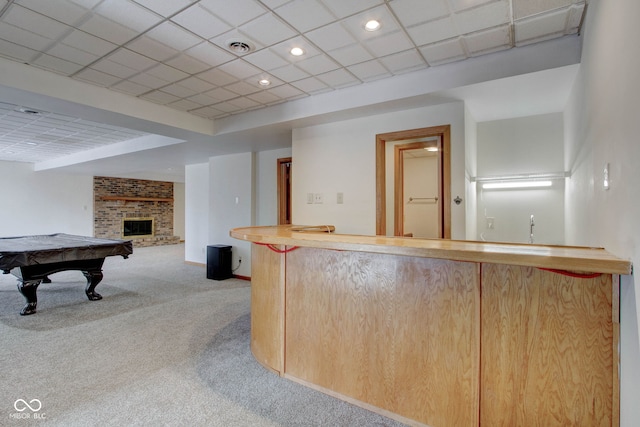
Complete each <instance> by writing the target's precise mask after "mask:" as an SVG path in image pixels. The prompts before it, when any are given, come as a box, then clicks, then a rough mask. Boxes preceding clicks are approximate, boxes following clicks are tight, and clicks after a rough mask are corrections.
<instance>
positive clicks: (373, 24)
mask: <svg viewBox="0 0 640 427" xmlns="http://www.w3.org/2000/svg"><path fill="white" fill-rule="evenodd" d="M364 29H365V30H367V31H378V30H379V29H380V22H379V21H376V20H375V19H372V20H371V21H368V22H367V23H366V24H364Z"/></svg>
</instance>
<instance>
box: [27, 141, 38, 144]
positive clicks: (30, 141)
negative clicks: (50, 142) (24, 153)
mask: <svg viewBox="0 0 640 427" xmlns="http://www.w3.org/2000/svg"><path fill="white" fill-rule="evenodd" d="M27 145H38V143H37V142H31V141H29V142H27Z"/></svg>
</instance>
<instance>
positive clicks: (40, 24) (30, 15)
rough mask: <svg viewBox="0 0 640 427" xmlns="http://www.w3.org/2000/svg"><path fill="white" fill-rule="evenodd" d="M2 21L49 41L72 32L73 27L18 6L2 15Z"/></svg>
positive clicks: (12, 7)
mask: <svg viewBox="0 0 640 427" xmlns="http://www.w3.org/2000/svg"><path fill="white" fill-rule="evenodd" d="M2 20H3V21H4V22H6V23H8V24H11V25H15V26H16V27H18V28H22V29H24V30H27V31H30V32H32V33H36V34H39V35H41V36H43V37H46V38H49V39H58V38H60V37H62V36H63V35H64V34H65V33H66V32H67V31H70V30H71V27H69V26H68V25H66V24H62V23H60V22H58V21H55V20H53V19H51V18H47V17H46V16H43V15H41V14H39V13H36V12H32V11H31V10H29V9H26V8H24V7H20V6H18V5H16V4H14V5H12V6H11V7H10V8H9V10H8V11H7V12H5V14H4V15H2Z"/></svg>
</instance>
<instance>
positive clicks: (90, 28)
mask: <svg viewBox="0 0 640 427" xmlns="http://www.w3.org/2000/svg"><path fill="white" fill-rule="evenodd" d="M78 28H80V29H81V30H83V31H86V32H87V33H90V34H93V35H94V36H97V37H100V38H101V39H104V40H107V41H109V42H112V43H115V44H117V45H121V44H124V43H126V42H128V41H129V40H131V39H132V38H134V37H135V36H136V35H137V34H138V33H137V32H135V31H133V30H132V29H130V28H127V27H125V26H124V25H120V24H118V23H116V22H113V21H110V20H108V19H106V18H103V17H102V16H100V15H95V14H94V15H91V17H90V18H89V19H88V20H86V21H84V22H83V23H82V24H80V26H79V27H78Z"/></svg>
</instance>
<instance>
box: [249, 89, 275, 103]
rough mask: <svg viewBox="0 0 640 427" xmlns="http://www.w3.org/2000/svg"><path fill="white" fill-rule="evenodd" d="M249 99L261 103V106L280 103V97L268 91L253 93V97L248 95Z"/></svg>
mask: <svg viewBox="0 0 640 427" xmlns="http://www.w3.org/2000/svg"><path fill="white" fill-rule="evenodd" d="M247 98H249V99H253V100H254V101H256V102H259V103H260V104H264V105H267V104H273V103H275V102H279V101H280V98H279V97H277V96H275V95H274V94H272V93H269V92H268V91H266V90H263V91H260V92H256V93H253V94H251V95H248V96H247Z"/></svg>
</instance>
